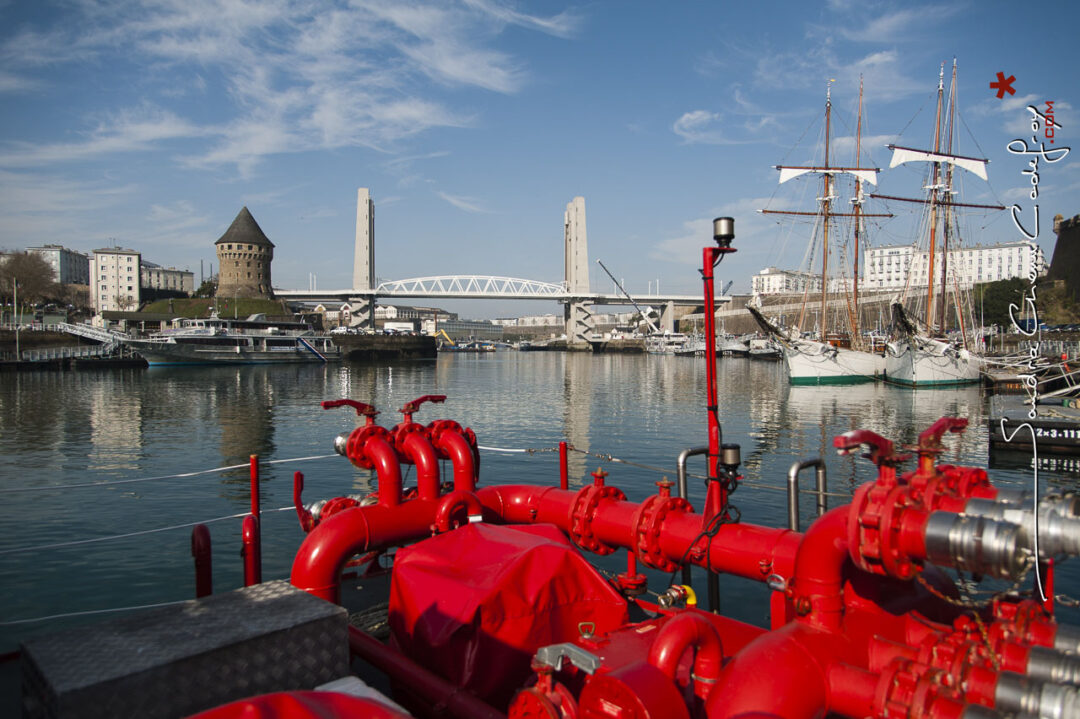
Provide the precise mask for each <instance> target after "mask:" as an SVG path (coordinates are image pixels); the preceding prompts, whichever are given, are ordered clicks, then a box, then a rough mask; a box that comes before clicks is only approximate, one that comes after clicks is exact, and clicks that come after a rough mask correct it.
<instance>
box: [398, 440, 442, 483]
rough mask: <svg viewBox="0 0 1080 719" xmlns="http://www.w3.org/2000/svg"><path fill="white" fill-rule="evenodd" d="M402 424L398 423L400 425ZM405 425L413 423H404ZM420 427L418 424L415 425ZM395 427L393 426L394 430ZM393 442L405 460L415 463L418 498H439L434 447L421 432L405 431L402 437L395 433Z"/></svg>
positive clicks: (437, 468)
mask: <svg viewBox="0 0 1080 719" xmlns="http://www.w3.org/2000/svg"><path fill="white" fill-rule="evenodd" d="M402 426H403V425H398V427H399V428H400V427H402ZM404 426H405V427H409V426H414V425H404ZM415 426H416V427H420V425H415ZM396 429H397V428H395V431H396ZM394 443H395V444H396V445H397V446H398V448H400V449H401V453H402V454H403V455H404V456H405V460H406V461H407V462H409V463H410V464H415V465H416V481H417V485H418V486H419V496H420V499H427V500H436V499H438V498H439V491H440V489H441V487H440V482H439V458H438V456H436V454H435V448H434V447H432V446H431V442H429V441H428V439H427V437H425V436H424V435H423V434H422V433H421V432H418V431H410V432H406V433H405V436H404V437H402V435H401V434H400V433H398V434H396V437H395V441H394Z"/></svg>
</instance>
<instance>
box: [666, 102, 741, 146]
mask: <svg viewBox="0 0 1080 719" xmlns="http://www.w3.org/2000/svg"><path fill="white" fill-rule="evenodd" d="M723 119H724V118H723V116H722V115H720V114H718V113H715V112H709V111H708V110H693V111H691V112H686V113H683V115H682V117H680V118H679V119H678V120H676V121H675V124H674V125H672V127H671V129H672V131H674V133H675V134H676V135H678V136H679V137H681V138H682V139H683V140H684V141H685V142H688V143H702V144H706V145H735V144H741V143H742V142H744V141H743V140H735V139H732V138H730V137H728V136H727V134H726V133H725V132H724V130H723V128H722V127H721V123H722V121H723Z"/></svg>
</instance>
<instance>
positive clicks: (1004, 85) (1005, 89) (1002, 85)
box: [990, 72, 1016, 100]
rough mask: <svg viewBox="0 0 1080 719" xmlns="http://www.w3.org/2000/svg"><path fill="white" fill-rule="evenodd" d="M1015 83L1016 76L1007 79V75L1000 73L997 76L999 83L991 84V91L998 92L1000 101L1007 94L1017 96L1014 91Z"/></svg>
mask: <svg viewBox="0 0 1080 719" xmlns="http://www.w3.org/2000/svg"><path fill="white" fill-rule="evenodd" d="M1014 82H1016V75H1009V77H1007V78H1006V77H1005V73H1003V72H999V73H998V74H997V82H992V83H990V89H991V90H997V96H998V99H999V100H1000V99H1001V98H1003V97H1005V93H1009V94H1010V95H1015V94H1016V90H1014V89H1013V86H1012V84H1013V83H1014Z"/></svg>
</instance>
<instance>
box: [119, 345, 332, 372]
mask: <svg viewBox="0 0 1080 719" xmlns="http://www.w3.org/2000/svg"><path fill="white" fill-rule="evenodd" d="M130 346H131V348H132V349H133V350H135V351H136V352H138V353H139V354H140V355H142V357H143V358H144V359H145V360H146V362H147V364H149V365H150V366H151V367H158V366H165V365H211V364H214V365H220V364H307V363H322V362H326V361H332V360H338V359H341V350H340V348H338V347H336V346H333V345H332V346H331V347H330V348H327V349H325V350H323V349H320V350H319V354H315V353H314V352H312V351H311V350H310V349H308V348H307V347H303V346H301V345H297V346H294V347H286V348H275V349H272V350H258V349H250V348H246V347H230V348H216V347H200V346H190V345H183V344H170V343H167V342H160V343H157V342H146V343H134V342H133V343H130Z"/></svg>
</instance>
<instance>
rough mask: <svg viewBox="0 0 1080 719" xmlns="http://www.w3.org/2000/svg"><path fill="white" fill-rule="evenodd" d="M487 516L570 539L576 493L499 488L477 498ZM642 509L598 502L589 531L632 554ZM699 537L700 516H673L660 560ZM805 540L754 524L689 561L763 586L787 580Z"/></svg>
mask: <svg viewBox="0 0 1080 719" xmlns="http://www.w3.org/2000/svg"><path fill="white" fill-rule="evenodd" d="M476 495H477V497H479V498H480V502H481V503H482V504H483V505H484V508H485V509H486V510H488V512H489V513H490V514H492V515H493V516H494V517H497V518H498V519H499V520H500V521H503V522H506V523H510V524H535V523H550V524H554V525H555V526H557V527H558V528H559V529H561V530H562V531H563V532H566V533H567V534H570V533H571V531H570V530H571V523H572V521H573V520H572V517H571V513H572V511H573V509H574V504H575V499H576V497H577V495H578V492H568V491H564V490H561V489H558V488H555V487H534V486H528V485H500V486H497V487H484V488H482V489H480V490H478V491H477V492H476ZM639 508H640V505H639V504H637V503H634V502H627V501H619V500H614V499H601V500H600V501H599V503H598V504H597V506H596V508H595V510H593V511H592V512H591V515H590V522H591V523H590V529H591V531H592V532H593V536H594V537H595V538H597V539H598V540H599V541H600V542H601V543H603V544H606V545H608V546H611V547H615V548H618V547H624V548H633V547H636V545H637V537H636V536H634V526H635V525H634V522H633V519H634V516H635V514H636V513H637V511H638V509H639ZM700 537H701V517H700V515H697V514H693V513H690V512H683V511H681V510H673V511H672V512H671V513H670V514H668V515H667V517H666V518H665V519H664V523H663V525H662V526H661V528H660V536H659V540H658V541H659V545H660V549H661V551H662V552H663V554H664V556H665V557H666V558H668V559H670V560H671V561H673V562H678V561H680V560H681V559H682V558H683V556H684V555H685V554H686V550H687V549H688V548H689V547H690V545H691V543H692V542H694V541H695V540H700ZM802 537H803V535H802V534H800V533H798V532H792V531H791V530H788V529H780V528H770V527H760V526H756V525H752V524H724V525H721V526H720V528H719V530H718V531H717V533H716V536H715V537H713V539H712V541H711V543H710V550H709V552H708V553H707V554H705V553H704V552H702V553H701V554H702V555H704V556H700V555H699V556H700V558H695V553H691V554H690V561H691V562H692V563H693V564H697V565H698V566H703V567H704V566H705V565H706V557H707V558H708V559H709V560H711V565H710V566H709V567H708V568H709V569H712V570H713V571H716V572H725V573H728V574H735V575H737V576H740V577H746V578H749V579H754V580H756V581H759V582H761V581H765V579H766V578H767V577H768V576H769V575H770V574H779V575H781V576H783V577H791V576H792V574H793V570H794V566H795V554H796V551H797V549H798V547H799V543H800V541H801V540H802Z"/></svg>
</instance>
